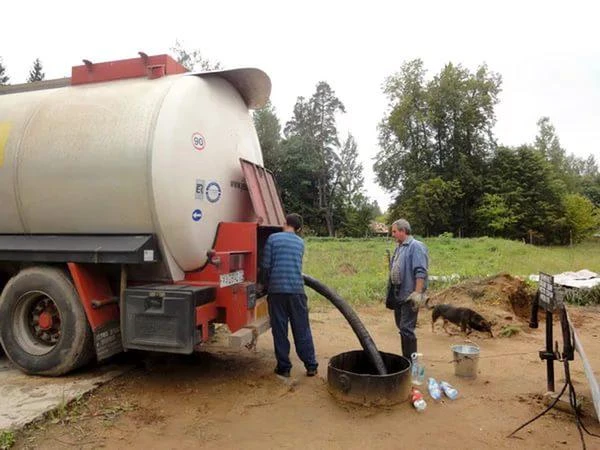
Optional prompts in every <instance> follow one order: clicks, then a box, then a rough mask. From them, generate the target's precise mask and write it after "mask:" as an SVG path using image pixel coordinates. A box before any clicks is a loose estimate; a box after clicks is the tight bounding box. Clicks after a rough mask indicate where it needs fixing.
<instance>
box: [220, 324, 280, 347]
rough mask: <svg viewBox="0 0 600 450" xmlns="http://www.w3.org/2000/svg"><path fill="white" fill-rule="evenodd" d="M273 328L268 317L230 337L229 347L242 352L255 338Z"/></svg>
mask: <svg viewBox="0 0 600 450" xmlns="http://www.w3.org/2000/svg"><path fill="white" fill-rule="evenodd" d="M269 328H271V322H270V320H269V318H268V317H262V318H260V319H257V320H255V321H253V322H252V323H249V324H248V325H246V326H245V327H244V328H242V329H241V330H238V331H236V332H235V333H231V334H230V335H229V347H230V348H232V349H235V350H241V349H242V348H243V347H245V346H246V345H248V344H250V343H251V342H252V339H254V336H255V335H256V336H257V337H258V336H260V335H261V334H263V333H264V332H265V331H267V330H268V329H269Z"/></svg>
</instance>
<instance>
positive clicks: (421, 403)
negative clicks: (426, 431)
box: [410, 388, 427, 412]
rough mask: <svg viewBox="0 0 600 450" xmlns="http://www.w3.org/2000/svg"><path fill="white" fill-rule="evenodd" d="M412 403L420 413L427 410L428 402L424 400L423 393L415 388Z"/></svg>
mask: <svg viewBox="0 0 600 450" xmlns="http://www.w3.org/2000/svg"><path fill="white" fill-rule="evenodd" d="M410 401H411V403H412V404H413V406H414V407H415V409H416V410H417V411H418V412H423V411H425V408H427V402H426V401H425V399H424V398H423V394H421V391H419V390H418V389H415V388H413V391H412V395H411V398H410Z"/></svg>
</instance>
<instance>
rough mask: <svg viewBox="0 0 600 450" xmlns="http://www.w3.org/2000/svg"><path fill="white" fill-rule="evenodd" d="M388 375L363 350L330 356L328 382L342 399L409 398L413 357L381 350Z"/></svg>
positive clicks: (362, 402) (374, 402) (380, 402)
mask: <svg viewBox="0 0 600 450" xmlns="http://www.w3.org/2000/svg"><path fill="white" fill-rule="evenodd" d="M379 354H380V355H381V358H382V359H383V363H384V364H385V367H386V369H387V372H388V374H387V375H379V374H378V372H377V370H376V369H375V367H374V366H373V364H372V363H371V360H370V359H369V357H368V356H367V354H366V353H365V352H364V351H363V350H353V351H350V352H345V353H340V354H339V355H336V356H334V357H333V358H331V359H330V360H329V366H328V367H327V384H328V386H329V392H331V394H332V395H333V396H334V397H335V398H337V399H338V400H342V401H346V402H351V403H357V404H360V405H368V406H374V405H395V404H397V403H401V402H404V401H406V400H408V398H409V396H410V390H411V379H410V365H411V363H410V361H409V360H408V359H406V358H404V357H403V356H400V355H394V354H392V353H384V352H379Z"/></svg>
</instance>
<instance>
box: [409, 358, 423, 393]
mask: <svg viewBox="0 0 600 450" xmlns="http://www.w3.org/2000/svg"><path fill="white" fill-rule="evenodd" d="M410 359H411V363H412V368H411V378H412V383H413V384H415V385H417V386H420V385H422V384H423V382H424V381H425V366H424V365H423V354H422V353H413V354H412V355H410Z"/></svg>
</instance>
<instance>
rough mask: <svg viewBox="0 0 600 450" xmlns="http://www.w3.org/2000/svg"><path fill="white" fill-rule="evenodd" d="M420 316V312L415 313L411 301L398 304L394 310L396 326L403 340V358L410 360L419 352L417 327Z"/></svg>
mask: <svg viewBox="0 0 600 450" xmlns="http://www.w3.org/2000/svg"><path fill="white" fill-rule="evenodd" d="M418 314H419V311H418V310H417V311H413V302H411V301H406V302H402V303H397V304H396V307H395V308H394V319H396V326H397V327H398V329H399V330H400V338H401V340H402V356H404V357H406V358H409V359H410V355H411V354H413V353H414V352H416V351H417V335H416V334H415V327H416V326H417V316H418Z"/></svg>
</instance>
